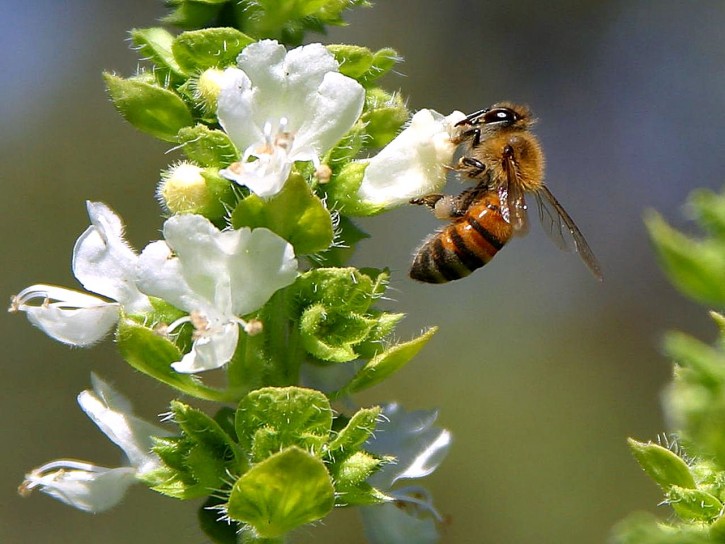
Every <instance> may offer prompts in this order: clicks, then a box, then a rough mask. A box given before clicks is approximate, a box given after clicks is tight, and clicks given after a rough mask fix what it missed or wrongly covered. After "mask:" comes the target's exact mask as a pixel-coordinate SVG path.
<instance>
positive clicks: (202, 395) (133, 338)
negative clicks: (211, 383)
mask: <svg viewBox="0 0 725 544" xmlns="http://www.w3.org/2000/svg"><path fill="white" fill-rule="evenodd" d="M116 343H117V344H118V350H119V352H120V353H121V357H123V358H124V359H125V360H126V362H127V363H128V364H130V365H131V366H132V367H133V368H135V369H136V370H138V371H140V372H143V373H144V374H146V375H147V376H151V377H152V378H154V379H156V380H158V381H160V382H162V383H165V384H166V385H169V386H171V387H173V388H174V389H176V390H178V391H181V392H182V393H185V394H187V395H190V396H192V397H196V398H199V399H206V400H216V401H225V400H231V399H234V397H235V395H236V394H237V393H236V392H235V391H231V390H226V391H225V390H220V389H215V388H213V387H208V386H205V385H203V384H201V383H200V382H199V381H198V379H197V378H196V377H194V376H191V375H189V374H180V373H178V372H176V371H175V370H174V369H173V368H171V363H175V362H177V361H180V360H181V358H182V356H183V354H182V353H181V351H180V350H179V348H178V347H177V346H176V344H174V343H173V342H172V341H171V340H169V339H167V338H164V337H163V336H161V335H159V334H157V333H156V332H155V331H153V330H151V329H149V328H147V327H145V326H143V325H141V324H139V323H137V322H136V321H134V320H133V319H130V318H128V317H125V316H124V317H122V318H121V319H120V321H119V324H118V329H117V331H116Z"/></svg>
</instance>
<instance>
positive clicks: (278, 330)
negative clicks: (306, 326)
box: [262, 289, 300, 386]
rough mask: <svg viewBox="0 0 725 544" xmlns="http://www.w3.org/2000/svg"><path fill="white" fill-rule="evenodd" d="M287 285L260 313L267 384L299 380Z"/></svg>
mask: <svg viewBox="0 0 725 544" xmlns="http://www.w3.org/2000/svg"><path fill="white" fill-rule="evenodd" d="M290 302H291V301H290V300H289V294H288V290H287V289H282V290H280V291H277V292H276V293H275V294H274V296H273V297H272V299H271V300H270V301H269V303H268V304H267V307H266V311H265V312H264V315H263V317H262V321H263V324H264V331H265V336H266V340H267V354H268V355H269V367H268V369H267V370H268V372H267V385H274V386H286V385H296V384H297V383H298V381H299V365H300V363H299V357H298V352H299V347H298V344H299V341H298V336H299V335H298V333H297V323H296V322H295V321H293V320H291V319H290Z"/></svg>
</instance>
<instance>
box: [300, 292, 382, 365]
mask: <svg viewBox="0 0 725 544" xmlns="http://www.w3.org/2000/svg"><path fill="white" fill-rule="evenodd" d="M375 323H376V321H375V320H374V319H371V318H367V317H364V316H362V315H360V314H355V313H352V312H330V311H328V309H327V308H326V307H325V306H323V305H322V304H313V305H312V306H309V307H308V308H307V309H306V310H305V311H304V313H303V314H302V318H301V319H300V339H301V340H302V345H303V346H304V348H305V350H306V351H307V352H308V353H310V354H311V355H314V356H315V357H317V358H318V359H321V360H323V361H329V362H332V363H345V362H347V361H352V360H353V359H356V358H357V353H356V352H355V350H354V346H355V345H356V344H359V343H360V342H362V341H363V340H365V339H366V338H367V337H368V335H369V334H370V331H371V330H372V329H373V327H374V326H375Z"/></svg>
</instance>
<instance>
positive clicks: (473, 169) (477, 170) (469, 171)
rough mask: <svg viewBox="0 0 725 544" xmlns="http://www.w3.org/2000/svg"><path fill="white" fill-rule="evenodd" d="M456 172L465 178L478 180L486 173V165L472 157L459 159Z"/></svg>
mask: <svg viewBox="0 0 725 544" xmlns="http://www.w3.org/2000/svg"><path fill="white" fill-rule="evenodd" d="M456 170H457V171H459V172H463V173H464V174H465V175H466V177H469V178H473V179H475V178H480V177H481V175H482V174H483V173H484V172H485V171H486V165H485V164H483V163H482V162H481V161H479V160H478V159H474V158H473V157H461V158H460V159H458V167H457V168H456Z"/></svg>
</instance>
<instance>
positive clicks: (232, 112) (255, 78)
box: [217, 40, 365, 198]
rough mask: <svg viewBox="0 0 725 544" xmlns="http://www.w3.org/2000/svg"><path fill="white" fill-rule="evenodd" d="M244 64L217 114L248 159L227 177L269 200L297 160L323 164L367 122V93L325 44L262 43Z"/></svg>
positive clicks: (232, 75)
mask: <svg viewBox="0 0 725 544" xmlns="http://www.w3.org/2000/svg"><path fill="white" fill-rule="evenodd" d="M237 65H238V68H227V69H226V70H225V71H224V73H223V75H222V77H221V84H220V89H221V90H220V93H219V96H218V98H217V116H218V118H219V123H220V124H221V125H222V127H223V128H224V130H225V131H226V132H227V134H228V135H229V137H230V138H231V140H232V141H233V142H234V144H235V145H236V146H237V148H238V149H240V150H242V151H243V156H242V160H241V161H240V162H238V163H234V164H233V165H231V166H230V167H229V168H227V169H225V170H222V171H221V172H220V173H221V175H222V176H224V177H226V178H228V179H230V180H232V181H235V182H236V183H239V184H240V185H245V186H247V187H249V189H250V190H251V191H253V192H254V193H255V194H257V195H259V196H261V197H265V198H266V197H270V196H273V195H275V194H277V193H278V192H279V191H280V189H281V188H282V186H283V185H284V182H285V181H286V180H287V177H288V176H289V173H290V170H291V168H292V163H294V162H295V161H312V162H313V163H315V166H319V159H320V157H321V156H322V155H323V154H324V153H325V152H326V151H328V150H329V149H331V148H332V147H333V146H334V145H335V144H336V143H337V142H338V141H340V139H341V138H342V137H343V136H344V135H345V133H346V132H347V131H348V130H350V128H351V127H352V126H353V124H354V123H355V121H356V120H357V119H358V117H360V113H361V112H362V107H363V103H364V100H365V90H364V89H363V87H362V86H361V85H360V84H359V83H358V82H356V81H355V80H354V79H351V78H349V77H347V76H344V75H342V74H341V73H339V64H338V62H337V61H336V60H335V58H334V57H333V55H332V54H331V53H330V52H329V51H328V50H327V49H325V47H324V46H323V45H322V44H319V43H313V44H310V45H305V46H302V47H298V48H296V49H292V50H291V51H289V52H288V51H286V50H285V48H284V46H283V45H281V44H279V43H277V42H276V41H274V40H262V41H259V42H256V43H253V44H250V45H248V46H247V47H246V48H244V50H243V51H242V52H241V53H240V55H239V58H238V59H237ZM253 157H254V158H255V159H256V160H253V161H250V160H249V159H251V158H253Z"/></svg>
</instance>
